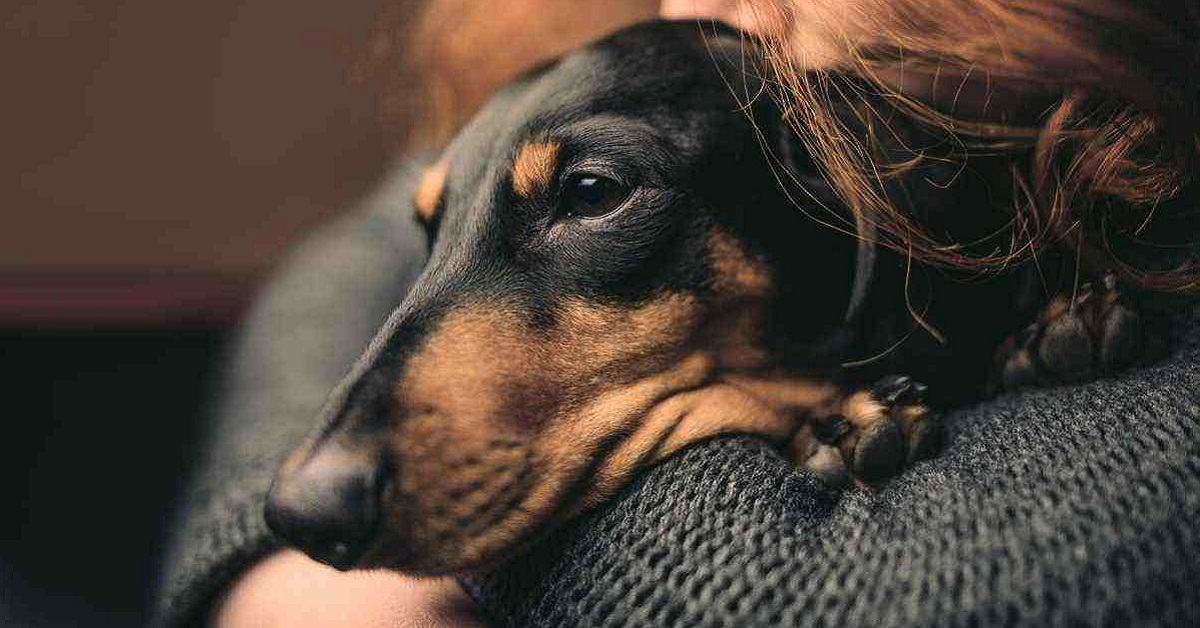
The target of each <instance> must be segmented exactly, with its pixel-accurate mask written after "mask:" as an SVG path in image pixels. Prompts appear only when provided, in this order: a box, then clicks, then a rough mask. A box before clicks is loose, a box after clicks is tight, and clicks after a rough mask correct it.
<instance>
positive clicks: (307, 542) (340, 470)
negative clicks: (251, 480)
mask: <svg viewBox="0 0 1200 628" xmlns="http://www.w3.org/2000/svg"><path fill="white" fill-rule="evenodd" d="M385 466H386V463H385V461H384V459H383V456H381V455H379V454H378V453H376V452H372V451H365V450H361V449H354V448H351V447H347V446H344V445H340V444H326V445H323V446H320V447H318V448H317V449H316V450H315V451H313V452H311V453H310V454H308V455H307V457H306V458H304V459H302V460H300V461H299V462H298V463H297V464H294V465H291V464H285V468H284V469H283V470H282V471H281V472H280V473H279V475H277V476H276V478H275V483H274V484H273V485H272V486H271V491H270V494H269V495H268V496H267V506H266V511H265V513H264V514H265V516H266V520H267V525H268V526H269V527H270V528H271V530H272V531H273V532H274V533H275V534H277V535H278V536H280V537H282V538H283V539H284V540H285V541H286V542H287V543H288V544H290V545H292V546H294V547H297V548H299V549H301V550H303V551H304V552H305V553H306V554H308V555H309V556H311V557H312V558H314V559H316V560H319V561H321V562H323V563H325V564H328V565H330V566H333V567H336V568H338V569H349V568H351V567H353V566H354V565H355V564H356V563H357V562H358V560H359V559H360V558H361V557H362V555H363V553H364V552H365V551H366V550H367V548H368V547H369V546H370V545H371V543H372V542H373V541H374V539H375V536H376V535H377V534H378V531H379V527H380V519H381V511H382V499H383V491H384V488H385V487H384V485H385V484H386V482H387V479H386V478H387V473H386V469H385Z"/></svg>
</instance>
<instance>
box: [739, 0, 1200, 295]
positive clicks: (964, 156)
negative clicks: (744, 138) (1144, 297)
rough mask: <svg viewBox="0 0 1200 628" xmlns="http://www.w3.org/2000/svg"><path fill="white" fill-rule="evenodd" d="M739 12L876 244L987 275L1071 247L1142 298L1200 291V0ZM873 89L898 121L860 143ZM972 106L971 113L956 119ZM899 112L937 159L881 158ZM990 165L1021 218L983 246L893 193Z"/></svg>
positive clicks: (916, 0) (862, 4)
mask: <svg viewBox="0 0 1200 628" xmlns="http://www.w3.org/2000/svg"><path fill="white" fill-rule="evenodd" d="M744 3H745V6H744V7H743V10H747V11H751V12H753V14H754V21H755V22H756V23H757V24H759V25H761V29H760V30H761V33H760V35H761V39H762V45H761V48H762V50H763V53H762V54H763V58H764V60H765V65H766V67H767V68H768V69H769V72H768V74H769V79H770V80H769V81H768V85H769V86H770V91H771V95H772V96H773V98H774V99H775V100H776V101H777V102H778V103H779V104H780V106H781V107H782V110H783V112H784V116H785V118H786V119H787V121H788V122H789V125H790V127H791V129H792V130H793V131H794V132H795V134H796V135H797V136H798V137H799V138H800V140H801V141H802V142H803V145H804V146H805V147H806V148H807V150H808V152H809V153H810V157H811V159H812V160H813V162H814V163H815V164H816V165H817V167H818V168H819V169H820V171H821V173H822V174H823V176H824V178H825V179H826V180H827V181H828V183H829V184H830V185H831V186H832V187H833V189H834V190H835V192H836V193H837V195H838V196H839V197H840V199H841V200H842V201H843V202H844V203H845V205H846V206H847V207H848V208H849V210H850V211H851V212H852V213H853V215H854V218H855V220H856V221H863V222H869V223H872V224H873V225H874V227H875V230H874V231H875V232H876V233H877V234H878V235H877V236H876V237H877V238H878V240H879V242H880V243H881V244H883V245H885V246H888V247H891V248H893V249H896V250H899V251H902V252H904V253H906V254H909V255H911V257H912V258H914V259H919V260H922V261H924V262H927V263H930V264H933V265H936V266H939V267H942V268H947V269H958V270H962V271H966V272H967V273H968V274H975V275H978V274H984V275H986V274H991V273H997V272H1002V271H1003V270H1004V269H1005V268H1008V267H1010V266H1011V265H1013V264H1015V263H1020V262H1025V261H1030V260H1033V261H1036V260H1037V257H1038V255H1039V254H1040V253H1041V252H1043V251H1044V250H1046V249H1047V248H1048V247H1051V246H1057V245H1065V246H1066V247H1068V249H1069V250H1072V251H1073V252H1074V253H1075V255H1076V256H1077V257H1078V259H1079V260H1080V261H1081V262H1082V263H1083V265H1084V266H1085V267H1088V268H1092V269H1111V270H1113V271H1115V272H1117V273H1118V275H1119V276H1121V277H1122V278H1123V279H1124V280H1125V281H1127V282H1129V283H1131V284H1133V285H1137V286H1140V287H1144V288H1148V289H1152V290H1157V291H1175V292H1197V291H1200V266H1198V265H1197V256H1196V255H1195V252H1196V251H1197V250H1198V249H1197V247H1196V246H1195V245H1196V241H1195V238H1194V236H1195V235H1196V233H1197V229H1196V227H1197V225H1198V224H1200V207H1198V206H1197V204H1196V203H1197V202H1198V201H1200V195H1197V194H1196V187H1197V186H1196V168H1197V161H1198V157H1200V86H1198V81H1200V71H1198V69H1200V45H1198V43H1197V38H1198V37H1200V2H1198V1H1197V0H805V1H804V2H800V1H798V0H744ZM851 78H852V80H853V82H848V81H847V79H851ZM912 85H921V86H922V87H921V88H920V89H916V90H914V89H912V88H911V86H912ZM864 90H869V91H872V92H874V93H873V94H872V96H874V97H882V98H884V99H886V100H887V101H889V102H891V103H892V104H894V106H895V107H894V109H893V111H892V113H883V112H879V111H877V110H874V109H872V108H871V107H862V108H860V111H862V112H865V113H862V114H861V115H863V116H865V118H870V119H865V118H864V119H863V120H860V122H862V123H863V124H862V125H861V126H862V127H865V128H868V129H873V131H872V132H868V133H866V134H863V133H855V132H853V131H852V130H851V129H850V128H848V126H847V124H848V123H847V121H846V119H845V117H844V116H839V115H837V113H836V112H835V109H836V107H837V105H836V103H838V102H844V101H845V100H846V99H853V98H854V97H855V96H856V95H862V94H863V92H864ZM914 92H916V93H914ZM964 92H974V93H975V96H974V98H973V99H974V101H975V102H974V104H973V105H972V106H969V107H962V106H960V101H961V100H962V98H963V94H964ZM997 94H999V95H1000V96H999V97H997V96H996V95H997ZM993 98H995V102H993V101H992V100H991V99H993ZM896 111H898V112H900V113H901V115H904V116H907V117H908V118H909V119H910V120H911V121H913V122H915V123H916V124H919V125H920V126H921V127H922V128H923V129H925V131H926V132H927V133H929V134H930V136H931V137H936V138H939V142H937V146H938V148H937V149H936V150H929V147H928V146H920V147H915V146H914V147H911V148H910V150H908V151H907V153H906V154H905V155H903V157H902V158H900V159H896V158H895V157H894V151H892V152H890V153H889V152H888V151H884V150H882V149H880V147H879V146H878V145H877V144H878V143H879V142H880V141H882V137H883V135H885V134H886V131H887V127H888V124H889V119H888V116H889V115H893V114H894V113H895V112H896ZM885 154H886V155H889V156H888V157H884V155H885ZM981 157H982V158H1000V159H1002V160H1004V162H1005V164H1006V166H1007V169H1008V173H1009V176H1010V181H1009V183H1011V186H1010V191H1009V192H1008V193H1007V195H1006V197H1005V198H1006V202H1007V203H1009V204H1011V210H1012V211H1011V219H1010V220H1009V221H1008V224H1007V226H1006V228H1004V229H1003V230H1001V231H1000V232H998V233H996V234H993V236H991V238H990V239H989V241H988V242H982V243H981V242H975V243H971V244H970V245H967V244H966V243H963V242H955V241H952V240H951V239H950V238H948V237H946V235H945V234H941V235H939V234H937V233H934V232H932V231H930V230H928V229H926V228H924V225H922V224H920V222H919V221H918V219H917V218H915V217H914V216H913V215H911V212H904V211H901V210H900V209H899V208H898V207H897V204H896V203H895V199H893V198H891V197H889V195H888V193H887V192H886V189H887V179H888V178H889V177H893V176H895V175H896V174H897V173H901V172H907V171H911V169H912V168H916V167H919V166H920V165H922V164H923V163H928V162H930V161H931V160H952V161H956V162H958V163H963V164H965V163H967V162H968V161H969V160H971V159H976V158H981ZM881 160H885V162H884V163H881ZM964 211H969V209H966V208H964Z"/></svg>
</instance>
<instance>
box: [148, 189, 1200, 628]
mask: <svg viewBox="0 0 1200 628" xmlns="http://www.w3.org/2000/svg"><path fill="white" fill-rule="evenodd" d="M412 179H413V176H412V172H411V169H410V168H403V167H402V168H399V169H398V171H397V173H396V175H395V176H394V177H393V178H392V179H391V180H390V181H389V182H388V183H387V184H385V185H384V186H382V187H381V189H380V191H379V192H378V193H377V194H376V195H375V196H374V197H373V198H371V199H368V200H367V201H366V202H365V203H364V207H363V208H362V209H361V210H360V211H358V212H356V213H353V214H351V215H349V216H348V217H346V218H344V219H342V220H341V221H339V222H337V223H335V224H334V225H332V226H330V227H328V228H326V229H325V230H324V231H323V232H322V233H320V234H318V235H317V236H315V237H314V238H312V239H310V240H309V242H308V243H306V244H305V245H304V246H302V247H301V248H300V249H299V250H298V251H297V252H296V253H295V254H294V255H293V256H292V258H291V260H290V261H289V262H288V263H287V264H286V265H285V266H284V267H283V268H282V270H281V272H280V273H279V275H278V277H277V278H276V279H275V281H274V282H273V283H272V284H271V285H270V286H269V287H268V289H267V291H266V292H265V293H264V295H263V297H262V298H261V299H260V301H259V304H258V306H257V307H256V308H255V310H254V312H253V314H252V315H251V317H250V319H249V321H248V323H247V326H246V329H245V331H244V333H243V335H242V339H241V341H240V342H239V343H238V346H237V347H236V349H235V351H234V353H233V355H232V359H231V361H230V368H229V373H228V377H227V379H226V386H225V389H224V392H223V394H222V396H221V400H220V402H219V403H218V405H217V412H216V416H215V418H214V421H213V423H212V426H213V429H212V436H211V438H210V439H209V440H208V441H207V444H206V446H205V451H206V453H205V457H204V461H203V463H202V464H201V466H200V469H199V470H198V472H197V474H196V478H195V479H194V481H193V483H192V485H193V488H192V490H191V491H190V492H189V494H188V495H187V496H186V498H185V501H184V506H183V508H182V509H181V513H180V516H179V524H178V525H177V526H176V538H175V542H174V543H173V545H172V547H171V549H170V551H169V556H168V561H167V565H166V567H165V569H164V572H163V577H162V582H161V584H160V595H159V599H160V602H161V606H160V613H159V623H161V624H163V625H191V624H195V623H199V622H201V621H202V620H203V618H204V617H205V615H206V612H207V610H208V608H209V606H210V605H211V603H212V601H213V599H214V596H215V595H217V594H218V593H219V592H220V591H221V590H222V589H223V587H224V586H225V585H227V584H228V583H229V582H230V581H231V580H232V579H233V578H234V577H236V575H237V574H238V573H240V571H241V570H242V569H244V568H245V567H246V566H248V565H249V564H250V563H252V562H253V561H254V560H255V559H257V558H258V557H260V556H262V555H263V554H265V553H267V552H269V551H271V550H272V549H274V548H275V547H276V542H275V541H274V540H273V539H272V538H271V536H270V533H269V532H268V530H267V529H266V526H265V524H264V523H263V520H262V514H261V512H262V504H263V500H264V496H265V493H266V489H267V487H268V485H269V483H270V479H271V475H272V473H273V472H274V469H275V466H276V465H277V464H278V462H279V460H280V458H281V457H282V456H283V455H284V454H285V453H286V451H287V450H288V449H289V448H290V447H291V446H292V445H293V444H295V443H296V442H297V441H298V440H299V439H300V438H302V437H303V435H304V433H305V432H306V431H307V430H308V429H309V428H310V427H311V424H312V420H313V417H315V416H316V414H317V411H318V409H319V407H320V405H321V403H322V402H323V400H324V397H325V395H326V393H327V391H329V390H330V389H331V388H332V387H333V386H334V384H336V382H337V380H338V379H339V378H340V377H341V376H342V374H343V373H344V372H345V371H346V370H347V368H348V367H349V365H350V364H351V363H352V362H353V360H354V358H355V357H356V355H357V353H358V352H359V350H360V349H361V348H362V347H363V346H364V345H365V344H366V342H367V341H368V340H369V339H370V337H371V335H372V332H373V331H374V329H375V327H376V326H377V325H378V324H379V323H380V322H381V321H382V320H383V319H384V318H385V317H386V315H387V313H388V312H389V311H390V310H391V309H392V308H393V307H395V306H396V305H397V304H398V303H399V301H400V299H401V298H402V297H403V295H404V292H405V290H406V289H407V287H408V286H409V285H410V284H411V282H412V280H413V279H414V277H415V275H416V273H417V272H418V271H419V269H420V265H421V262H422V260H423V243H422V242H421V237H420V235H419V234H418V233H417V229H416V228H415V226H414V225H413V223H412V221H411V218H410V215H411V210H410V208H409V206H408V204H407V202H405V200H404V199H407V198H408V195H407V193H406V190H407V189H408V186H409V185H410V183H411V181H412ZM1172 330H1173V336H1172V340H1171V346H1172V347H1173V349H1172V352H1171V355H1170V356H1169V357H1168V358H1166V359H1165V360H1163V361H1161V362H1159V363H1157V364H1155V365H1153V366H1150V367H1146V368H1142V369H1139V370H1137V371H1134V372H1131V373H1128V374H1125V375H1123V376H1121V377H1119V378H1117V379H1108V380H1102V381H1097V382H1093V383H1089V384H1084V385H1079V386H1073V387H1062V388H1054V389H1045V390H1035V391H1030V392H1026V393H1022V394H1012V395H1007V396H1004V397H1001V398H999V399H996V400H992V401H989V402H987V403H983V404H980V405H977V406H974V407H969V408H964V409H961V410H958V411H956V412H953V413H951V414H950V415H949V416H948V417H947V426H948V427H947V440H946V448H945V450H944V451H943V453H942V454H941V455H940V456H939V457H937V458H936V459H934V460H930V461H926V462H922V463H920V464H918V465H917V466H916V467H914V468H913V469H911V470H909V471H908V472H906V473H905V474H904V475H902V476H901V477H900V478H898V479H897V480H894V481H893V482H892V483H890V484H889V485H888V486H887V487H886V488H885V489H884V490H882V491H881V492H879V493H867V492H863V491H858V490H851V491H848V492H838V491H832V490H830V489H828V488H826V487H825V486H823V485H822V484H821V483H820V482H819V481H818V480H817V479H816V478H814V477H813V476H811V475H809V474H807V473H806V472H804V471H801V470H797V469H795V468H793V467H792V466H791V465H790V464H789V463H788V462H787V461H786V460H785V459H784V458H783V457H782V456H781V455H780V454H779V453H778V452H777V451H776V450H775V449H774V448H773V447H772V446H770V445H769V444H768V443H765V442H763V441H760V440H758V439H755V438H751V437H727V438H721V439H714V440H711V441H708V442H705V443H700V444H698V445H696V446H693V447H690V448H688V449H687V450H685V451H683V452H681V453H680V454H678V455H676V456H674V457H673V458H671V459H669V460H667V461H665V462H664V463H662V464H660V465H658V466H657V467H655V468H653V469H651V470H649V471H648V472H646V473H644V474H643V475H642V476H641V477H640V478H638V479H637V480H636V481H635V482H634V483H633V484H632V485H631V486H630V487H628V488H627V489H626V490H624V491H622V492H621V493H620V494H619V495H618V496H617V497H616V498H615V499H612V500H610V501H609V502H608V503H607V504H605V505H603V506H601V507H600V508H598V509H596V510H595V511H593V512H591V513H589V514H587V515H585V516H583V517H582V518H580V519H578V520H577V521H575V522H574V523H572V524H569V525H568V526H566V527H565V528H563V529H560V530H558V531H556V532H554V533H552V534H550V535H549V536H547V537H546V538H544V539H542V540H541V541H540V542H539V543H538V544H537V545H536V546H535V547H534V548H532V549H531V550H529V551H527V552H526V553H525V554H523V555H521V556H519V557H517V558H516V559H515V560H513V561H511V562H510V563H509V564H508V565H506V566H505V567H503V568H501V569H500V570H498V571H496V572H495V573H492V574H490V575H488V576H485V577H479V578H476V579H473V580H470V581H468V582H467V586H468V590H469V591H470V592H471V593H472V595H473V596H474V597H475V598H476V599H477V600H478V601H479V603H480V604H481V606H482V607H483V609H484V610H485V612H486V613H487V614H488V615H490V616H491V617H492V619H493V621H494V622H495V623H496V624H497V625H508V626H637V625H649V626H710V625H711V626H716V625H729V626H770V625H830V626H849V625H872V626H876V627H880V626H913V625H920V626H925V625H1002V624H1003V625H1037V626H1041V625H1060V624H1087V625H1106V624H1108V625H1129V624H1144V625H1173V626H1195V625H1200V525H1197V523H1196V522H1197V521H1200V366H1198V361H1197V358H1198V357H1200V311H1196V312H1192V313H1182V314H1180V315H1179V316H1177V317H1176V320H1175V321H1174V323H1173V324H1172Z"/></svg>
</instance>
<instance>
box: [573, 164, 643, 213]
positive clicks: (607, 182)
mask: <svg viewBox="0 0 1200 628" xmlns="http://www.w3.org/2000/svg"><path fill="white" fill-rule="evenodd" d="M628 197H629V188H627V187H625V186H624V185H622V184H621V183H619V182H617V181H614V180H613V179H610V178H608V177H604V176H600V175H596V174H576V175H572V176H571V177H570V178H569V179H567V182H566V185H564V186H563V191H562V213H563V215H565V216H571V217H573V218H599V217H601V216H606V215H608V214H611V213H612V212H614V211H616V209H617V208H618V207H620V206H621V204H622V203H624V202H625V199H626V198H628Z"/></svg>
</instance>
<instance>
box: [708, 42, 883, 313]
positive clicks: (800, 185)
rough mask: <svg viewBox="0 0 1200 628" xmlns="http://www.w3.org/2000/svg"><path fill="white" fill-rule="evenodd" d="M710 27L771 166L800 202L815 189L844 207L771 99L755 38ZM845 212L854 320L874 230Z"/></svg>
mask: <svg viewBox="0 0 1200 628" xmlns="http://www.w3.org/2000/svg"><path fill="white" fill-rule="evenodd" d="M708 28H709V30H706V33H705V35H706V43H707V45H708V49H709V52H710V55H711V56H712V58H713V60H714V62H716V64H717V68H718V70H719V71H720V72H721V75H722V77H723V78H724V80H725V82H726V84H727V85H728V86H729V88H730V90H731V91H732V92H733V94H734V96H735V98H737V99H738V101H739V102H740V103H741V104H742V106H743V107H744V108H745V110H746V112H747V114H748V115H750V116H751V117H752V119H753V120H754V123H755V125H756V126H757V127H758V129H759V132H760V134H761V135H760V139H762V140H763V149H764V150H766V151H769V152H771V153H773V154H772V155H768V160H769V162H770V163H771V167H772V168H777V169H780V170H782V171H783V172H777V174H778V175H780V176H779V180H780V181H781V182H782V184H783V185H784V186H785V187H787V188H790V189H789V190H788V192H789V195H790V196H791V197H792V198H793V199H795V200H796V201H797V202H803V199H804V197H805V195H807V194H813V195H814V196H815V197H816V199H817V200H818V202H821V203H825V204H826V205H828V206H829V207H830V208H838V209H841V210H844V209H845V208H844V205H843V204H842V203H841V202H840V201H839V200H838V199H837V198H836V197H835V195H834V194H833V193H832V189H831V187H830V186H829V185H828V184H826V182H825V180H824V175H823V174H822V173H821V172H820V169H819V168H818V166H817V164H816V163H815V162H814V161H813V159H812V156H811V155H810V153H809V151H808V149H807V148H806V147H805V146H804V142H803V140H802V139H801V138H799V137H797V136H796V133H795V131H794V130H793V129H792V128H791V126H790V123H789V122H788V121H787V120H786V119H785V118H784V112H783V109H782V108H781V107H780V106H779V104H778V103H777V102H775V100H774V98H773V94H772V90H771V89H770V87H769V86H768V84H767V81H766V80H765V78H764V77H768V76H769V75H770V72H771V70H770V68H769V67H768V66H767V64H766V63H765V62H764V60H763V58H762V56H761V54H760V53H759V52H758V40H757V39H756V38H755V37H754V36H753V35H749V34H747V33H743V32H741V31H738V30H737V29H734V28H731V27H728V26H725V25H722V24H712V25H710V26H709V27H708ZM848 213H850V214H852V216H846V215H843V218H852V219H853V224H854V233H855V235H856V236H857V238H858V252H857V256H856V262H855V271H854V284H853V286H852V288H851V291H850V299H849V302H848V303H847V305H846V313H845V321H846V322H847V323H848V324H850V325H851V326H853V323H854V322H855V321H856V320H857V319H858V317H859V315H860V314H861V313H862V310H863V306H864V304H865V302H866V298H867V294H868V293H869V292H870V289H871V285H872V282H873V280H874V277H875V265H876V243H877V241H878V238H877V235H878V234H877V232H876V228H875V224H874V223H873V222H872V221H871V220H869V219H868V218H867V217H865V216H863V215H861V214H860V213H859V212H852V211H851V212H848Z"/></svg>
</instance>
